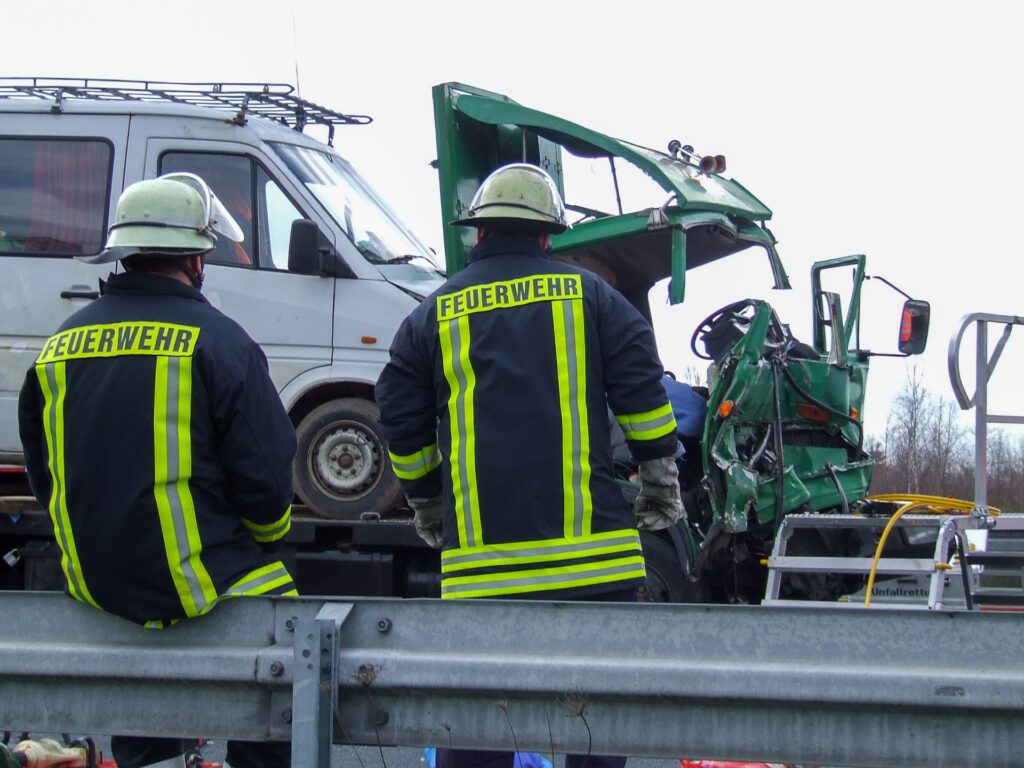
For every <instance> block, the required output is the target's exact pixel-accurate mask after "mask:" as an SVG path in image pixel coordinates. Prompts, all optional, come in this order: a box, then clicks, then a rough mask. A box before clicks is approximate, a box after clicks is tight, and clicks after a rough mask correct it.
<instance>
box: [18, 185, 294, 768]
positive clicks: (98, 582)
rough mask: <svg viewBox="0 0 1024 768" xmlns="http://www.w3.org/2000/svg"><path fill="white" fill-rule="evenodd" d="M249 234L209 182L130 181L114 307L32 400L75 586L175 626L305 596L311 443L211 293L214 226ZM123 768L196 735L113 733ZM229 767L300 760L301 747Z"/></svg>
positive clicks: (168, 753)
mask: <svg viewBox="0 0 1024 768" xmlns="http://www.w3.org/2000/svg"><path fill="white" fill-rule="evenodd" d="M214 229H216V230H217V231H220V232H221V233H222V234H225V235H227V236H228V237H230V238H232V239H235V238H237V237H240V233H239V232H238V231H237V225H236V224H235V223H234V221H232V220H231V217H230V215H228V214H227V212H226V211H224V210H223V208H222V207H221V206H220V205H219V203H218V202H217V200H216V198H215V197H214V196H213V194H212V193H211V192H210V190H209V188H208V187H207V186H206V184H205V183H204V182H203V181H202V180H201V179H199V178H198V177H196V176H193V175H191V174H169V175H167V176H163V177H161V178H159V179H153V180H148V181H142V182H139V183H137V184H133V185H131V186H130V187H128V188H127V189H126V190H125V191H124V193H123V194H122V195H121V198H120V200H119V201H118V205H117V210H116V213H115V220H114V223H113V224H112V225H111V227H110V233H109V237H108V240H107V248H106V250H104V251H103V252H102V253H100V254H99V255H98V256H96V257H92V258H87V259H83V260H85V261H90V262H92V263H104V262H111V261H114V260H117V259H121V260H122V264H123V266H124V267H125V269H126V270H127V271H126V272H124V273H121V274H117V275H111V276H110V278H109V279H108V280H107V282H106V284H105V286H104V288H103V295H102V296H101V297H100V298H99V299H97V300H96V301H94V302H93V303H92V304H90V305H88V306H87V307H85V308H84V309H82V310H80V311H79V312H76V313H75V314H74V315H72V316H71V317H70V318H69V319H68V320H67V321H66V322H65V323H64V324H63V325H61V327H60V328H59V329H58V330H57V332H56V333H55V334H54V335H53V336H51V337H50V338H49V340H47V342H46V343H45V344H44V346H43V349H42V352H41V353H40V354H39V356H38V358H37V359H36V361H35V364H34V365H33V367H32V368H31V369H30V370H29V372H28V375H27V377H26V379H25V384H24V386H23V387H22V390H21V397H20V401H19V420H20V430H21V439H22V442H23V444H24V448H25V463H26V468H27V470H28V476H29V480H30V482H31V485H32V490H33V492H34V493H35V495H36V498H38V500H39V502H40V503H41V504H42V505H43V506H44V507H46V508H47V509H48V510H49V512H50V517H51V518H52V520H53V526H54V532H55V535H56V538H57V543H58V544H59V545H60V549H61V551H62V555H63V557H62V561H61V563H62V567H63V570H64V575H65V577H66V580H67V591H68V592H69V593H70V594H71V596H72V597H74V598H76V599H77V600H80V601H82V602H83V603H88V604H90V605H93V606H95V607H97V608H100V609H102V610H105V611H109V612H111V613H114V614H117V615H119V616H122V617H124V618H126V619H130V620H131V621H134V622H136V623H138V624H142V625H144V626H147V627H153V628H159V627H165V626H167V625H170V624H173V623H175V622H176V621H178V620H180V619H185V618H190V617H194V616H199V615H202V614H204V613H206V612H207V611H209V610H210V609H211V608H213V606H214V605H215V604H216V603H217V602H218V601H220V600H222V599H225V598H229V597H235V596H242V595H266V594H273V595H294V594H296V592H295V585H294V583H293V581H292V578H291V576H290V575H289V572H288V570H287V568H286V567H285V565H284V563H283V562H282V561H281V559H280V556H279V555H278V554H274V551H273V550H274V549H275V545H276V543H277V542H280V540H281V539H282V538H283V537H284V535H285V534H286V533H287V532H288V529H289V525H290V519H291V518H290V514H291V500H292V486H291V462H292V458H293V455H294V453H295V432H294V429H293V427H292V425H291V422H290V421H289V419H288V416H287V414H286V413H285V411H284V408H283V406H282V405H281V401H280V399H279V397H278V395H277V391H276V389H275V388H274V385H273V383H272V382H271V380H270V376H269V373H268V370H267V363H266V358H265V357H264V355H263V352H262V351H261V350H260V348H259V346H257V344H256V343H255V342H254V341H253V340H252V339H251V338H250V337H249V336H248V335H247V334H246V333H245V331H243V330H242V329H241V328H240V327H239V326H238V325H237V324H236V323H235V322H234V321H233V320H230V319H229V318H227V317H226V316H224V315H223V314H221V313H220V312H219V311H218V310H216V309H214V308H213V307H212V306H211V305H210V304H209V303H208V302H207V301H206V299H205V298H204V297H203V295H202V293H200V290H199V289H200V286H201V284H202V278H203V268H204V258H205V254H206V253H207V252H208V251H209V250H211V249H212V248H213V247H214V245H215V244H216V242H217V238H216V235H214V233H213V230H214ZM111 746H112V751H113V753H114V758H115V759H116V760H117V763H118V765H119V766H120V768H135V766H144V765H157V764H159V765H161V766H163V765H168V766H170V765H183V763H184V761H183V758H182V755H183V751H184V750H183V745H182V742H181V740H180V739H147V738H142V737H138V738H134V737H133V738H126V737H115V738H114V739H113V740H112V744H111ZM227 760H228V762H229V763H231V764H232V765H233V766H235V768H243V766H262V765H267V766H270V765H287V764H288V762H289V754H288V745H287V744H280V743H277V744H258V745H255V744H242V743H236V742H230V743H229V747H228V757H227Z"/></svg>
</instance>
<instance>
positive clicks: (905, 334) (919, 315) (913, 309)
mask: <svg viewBox="0 0 1024 768" xmlns="http://www.w3.org/2000/svg"><path fill="white" fill-rule="evenodd" d="M930 314H931V305H930V304H929V303H928V302H927V301H920V300H918V299H907V300H906V301H905V302H903V315H902V317H901V319H900V340H899V350H900V353H901V354H904V355H919V354H921V353H922V352H924V348H925V345H926V344H927V343H928V318H929V316H930Z"/></svg>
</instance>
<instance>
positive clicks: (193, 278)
mask: <svg viewBox="0 0 1024 768" xmlns="http://www.w3.org/2000/svg"><path fill="white" fill-rule="evenodd" d="M191 258H192V257H191V256H186V257H185V258H183V259H182V260H181V264H180V265H179V268H180V269H181V271H182V272H184V273H185V276H186V277H187V278H188V280H189V282H190V283H192V287H193V288H195V289H196V290H197V291H201V290H203V280H205V279H206V275H205V274H204V267H205V266H206V257H205V256H200V257H199V271H198V272H196V271H195V270H194V269H192V267H191V266H190V265H189V260H190V259H191Z"/></svg>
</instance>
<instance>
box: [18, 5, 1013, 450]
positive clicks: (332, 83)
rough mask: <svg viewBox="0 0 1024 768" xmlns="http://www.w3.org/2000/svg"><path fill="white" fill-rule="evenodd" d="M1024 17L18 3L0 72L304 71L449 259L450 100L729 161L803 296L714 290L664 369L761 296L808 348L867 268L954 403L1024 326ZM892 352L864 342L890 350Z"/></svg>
mask: <svg viewBox="0 0 1024 768" xmlns="http://www.w3.org/2000/svg"><path fill="white" fill-rule="evenodd" d="M1020 8H1021V6H1019V4H1017V3H1014V2H1009V1H1005V0H1004V1H1003V2H991V1H990V0H975V1H974V2H969V3H968V2H944V1H943V0H933V1H932V2H898V0H888V1H887V2H874V1H867V0H860V1H859V2H848V3H847V2H820V1H818V2H811V1H803V0H799V1H798V0H781V1H778V2H753V1H751V2H740V1H735V0H711V1H708V2H694V1H690V0H678V1H677V2H643V1H642V0H641V2H634V3H612V2H607V0H600V1H591V2H582V1H578V0H572V1H568V2H551V1H550V0H549V1H548V2H534V1H533V0H528V1H520V2H507V1H506V2H500V3H487V2H454V1H452V0H434V1H433V2H411V1H410V2H389V1H388V0H376V2H371V1H370V0H363V1H362V2H345V1H344V0H340V1H337V2H314V1H313V0H293V1H292V2H289V1H288V0H281V1H280V2H275V3H268V2H261V1H260V0H249V1H248V2H233V1H232V2H217V1H215V0H207V2H193V0H177V1H176V2H168V3H149V2H103V1H102V0H94V1H93V2H77V1H76V2H53V1H49V0H36V2H33V3H29V2H17V3H15V2H9V3H7V4H6V5H5V8H4V14H3V15H4V21H3V29H4V35H3V37H4V43H3V45H2V46H0V73H2V74H4V75H11V76H32V75H35V76H51V77H52V76H65V77H72V76H74V77H83V76H88V77H104V78H125V79H149V80H173V81H187V82H218V81H219V82H291V83H294V82H295V80H296V70H297V71H298V79H299V85H300V88H301V95H302V96H304V97H305V98H308V99H310V100H312V101H315V102H318V103H321V104H323V105H325V106H329V107H332V108H335V109H340V110H346V111H350V112H356V113H365V114H369V115H372V116H373V117H374V120H375V122H374V123H373V124H372V125H370V126H368V127H352V128H350V129H340V130H339V135H338V137H337V139H336V142H335V143H336V146H337V147H338V148H339V150H340V151H341V152H342V153H343V154H344V155H346V156H347V157H348V158H349V159H350V160H351V161H352V162H353V163H354V164H355V165H356V166H357V167H358V168H359V169H360V170H361V171H362V173H363V174H364V175H365V176H366V177H367V178H368V179H369V180H370V181H371V183H372V184H373V185H374V186H375V187H376V188H377V189H378V191H379V192H380V193H381V194H382V196H383V197H384V198H385V199H387V200H388V201H389V202H390V203H391V205H392V207H393V208H394V209H395V210H396V211H397V212H398V213H399V215H400V216H401V217H402V218H403V219H404V220H405V221H406V222H407V223H408V224H409V225H410V226H411V227H412V228H413V229H414V230H415V231H416V232H417V233H419V235H420V237H421V239H423V240H424V241H425V242H427V243H428V244H429V245H432V246H434V247H435V248H436V249H437V250H438V251H439V252H440V250H441V222H440V218H439V216H440V214H439V203H438V192H437V183H436V175H435V172H434V171H433V170H432V169H431V168H430V167H429V166H428V163H429V162H430V161H431V160H432V159H434V157H435V156H436V149H435V145H434V129H433V117H432V110H431V101H430V88H431V86H433V85H435V84H437V83H441V82H446V81H449V80H457V81H460V82H464V83H468V84H471V85H475V86H478V87H481V88H486V89H488V90H492V91H497V92H500V93H504V94H506V95H508V96H510V97H511V98H513V99H515V100H516V101H519V102H520V103H523V104H526V105H528V106H531V107H534V108H537V109H541V110H544V111H547V112H551V113H554V114H556V115H558V116H560V117H564V118H567V119H570V120H573V121H575V122H578V123H582V124H584V125H586V126H588V127H591V128H594V129H596V130H599V131H601V132H603V133H607V134H610V135H613V136H616V137H619V138H625V139H629V140H632V141H635V142H637V143H641V144H645V145H647V146H651V147H655V148H659V149H661V148H664V146H665V145H666V144H667V142H668V140H669V139H672V138H678V139H680V140H682V141H683V142H684V143H690V144H692V145H694V147H696V148H697V150H698V151H700V152H704V153H711V154H718V153H721V154H725V155H726V156H727V157H728V161H729V169H728V172H727V174H726V175H728V176H731V177H733V178H735V179H737V180H738V181H740V182H741V183H742V184H743V185H744V186H746V187H747V189H749V190H750V191H751V192H753V193H754V194H755V195H756V196H758V197H759V198H760V199H761V200H762V201H763V202H765V203H766V204H767V205H768V207H769V208H771V209H772V211H773V213H774V216H773V219H772V221H771V222H770V224H769V226H770V227H771V229H772V231H773V232H774V233H775V235H776V237H778V239H779V249H780V253H781V255H782V257H783V260H784V262H785V264H786V267H787V270H788V271H789V274H790V277H791V279H792V281H793V285H794V291H792V292H790V294H792V295H790V296H787V297H785V298H782V297H780V296H779V294H769V291H768V288H769V283H768V275H767V271H766V270H765V269H764V268H763V264H762V260H761V259H755V260H754V261H747V260H743V261H742V267H740V266H730V265H728V264H726V265H723V269H721V270H718V271H717V272H714V273H711V272H710V271H709V272H708V274H707V275H702V274H700V273H701V272H702V271H703V270H697V271H696V272H695V273H693V276H692V280H691V281H690V284H689V295H688V299H687V302H686V305H685V306H683V307H677V308H674V309H672V310H671V311H667V310H666V311H662V310H659V312H658V314H657V318H656V325H657V326H658V327H657V331H658V336H659V346H660V348H661V352H662V356H663V358H664V360H665V363H666V366H667V367H670V368H675V369H677V370H680V369H685V368H686V366H688V365H692V364H694V361H693V360H691V359H690V358H689V357H688V354H687V353H686V352H685V350H686V349H687V347H688V345H689V338H690V334H691V332H692V330H693V326H694V323H695V322H696V321H697V320H699V319H700V318H701V317H703V316H704V315H706V314H708V313H709V312H710V311H711V310H713V309H715V308H717V307H719V306H721V305H723V304H726V303H728V302H730V301H733V300H735V299H739V298H744V297H746V296H766V297H767V298H769V299H780V301H779V303H778V307H779V311H780V314H782V315H783V320H785V321H787V322H790V323H791V324H792V326H793V327H794V330H796V331H797V333H798V334H799V335H801V336H803V337H805V338H806V337H808V336H809V332H808V327H809V318H810V301H809V299H808V298H807V291H808V283H809V280H808V271H809V268H810V264H811V263H812V262H813V261H815V260H817V259H825V258H832V257H837V256H843V255H848V254H853V253H866V254H867V255H868V271H869V273H874V274H881V275H883V276H885V277H887V278H888V279H889V280H891V281H893V282H895V283H896V284H897V285H899V286H900V287H901V288H903V290H905V291H907V292H908V293H910V294H912V295H914V296H915V297H916V298H924V299H928V300H929V301H931V303H932V330H931V335H930V340H929V345H928V350H927V352H926V353H925V354H924V356H923V357H922V358H919V359H918V365H919V366H920V368H921V369H922V370H923V371H924V372H925V375H926V383H927V385H928V386H929V388H930V389H931V390H932V391H934V392H936V393H937V394H940V395H942V396H944V397H947V398H948V397H951V390H950V385H949V381H948V376H947V374H946V354H947V346H948V344H949V338H950V335H951V333H952V332H953V329H954V327H955V326H956V325H957V323H958V320H959V318H960V317H961V316H962V315H964V314H966V313H969V312H993V313H999V314H1014V313H1021V314H1024V299H1022V297H1021V283H1022V281H1021V277H1022V274H1024V269H1022V266H1021V263H1022V253H1021V251H1022V249H1021V245H1020V244H1019V243H1018V242H1017V238H1016V223H1017V222H1020V221H1021V209H1022V207H1024V193H1022V192H1021V189H1022V186H1021V185H1022V182H1024V125H1022V118H1021V114H1022V110H1021V106H1020V102H1021V98H1022V97H1021V90H1022V89H1021V80H1020V77H1021V74H1022V72H1024V66H1022V64H1024V46H1022V44H1021V39H1020V36H1021V31H1022V28H1024V25H1022V21H1024V10H1020ZM652 202H654V201H652ZM658 202H660V201H658ZM726 261H728V260H726ZM754 267H758V268H760V271H758V269H755V268H754ZM873 287H875V286H873ZM875 288H876V290H878V294H877V295H878V296H884V295H885V292H884V291H881V290H879V289H877V287H875ZM872 296H875V294H872ZM659 303H660V302H659ZM883 308H884V310H885V312H886V313H887V314H886V316H885V317H883V318H881V319H880V320H879V322H880V323H881V324H882V325H884V328H885V333H884V334H882V335H883V336H884V338H885V340H886V341H888V340H890V339H891V338H892V337H893V336H894V335H895V333H896V326H897V323H898V319H899V318H898V316H897V314H896V310H895V309H894V308H893V306H892V302H891V301H882V300H880V299H875V298H872V299H871V300H870V301H869V302H868V303H867V304H866V306H865V308H864V311H865V312H866V313H867V314H868V315H873V314H874V315H877V314H878V312H879V311H881V310H882V309H883ZM873 310H877V311H875V312H874V313H873ZM1017 336H1018V337H1020V338H1016V340H1015V342H1014V341H1011V344H1010V345H1009V347H1008V349H1007V352H1006V354H1005V355H1004V360H1003V362H1002V364H1001V366H1000V369H999V370H998V371H997V374H996V380H995V381H994V382H993V388H994V389H993V399H994V402H993V409H994V410H996V411H1002V412H1010V413H1024V407H1022V406H1021V403H1020V398H1019V396H1017V391H1018V390H1019V383H1018V382H1019V380H1020V377H1021V375H1022V374H1024V365H1022V363H1024V340H1022V339H1024V328H1021V329H1020V330H1019V332H1018V334H1017ZM875 338H876V337H875V336H872V338H870V339H868V340H867V341H868V342H869V343H868V344H866V346H870V347H872V348H875V347H880V346H881V345H880V344H876V343H874V340H875ZM967 346H968V347H969V349H968V350H966V351H965V357H964V360H965V361H967V362H965V364H966V365H967V367H968V368H971V365H970V363H969V359H970V358H969V357H968V356H967V353H968V352H970V353H972V350H973V347H972V346H971V345H970V344H968V345H967ZM702 365H703V364H702ZM905 378H906V373H905V363H904V362H903V361H901V360H897V359H885V358H881V359H877V360H875V361H874V363H873V366H872V371H871V375H870V377H869V395H868V401H867V404H866V408H865V411H866V413H865V417H866V419H867V425H868V432H869V433H874V434H879V433H881V432H882V431H883V430H884V427H885V415H886V412H887V410H888V404H889V401H890V399H891V398H892V397H893V396H894V395H895V394H897V393H898V391H899V390H900V388H901V386H902V383H903V382H904V381H905ZM970 378H971V379H973V377H970ZM1015 401H1016V402H1015Z"/></svg>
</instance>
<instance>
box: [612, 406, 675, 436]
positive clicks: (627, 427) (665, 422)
mask: <svg viewBox="0 0 1024 768" xmlns="http://www.w3.org/2000/svg"><path fill="white" fill-rule="evenodd" d="M675 421H676V417H675V415H674V414H673V413H672V411H671V410H670V411H669V412H668V413H666V414H665V415H664V416H659V417H658V418H656V419H648V420H647V421H631V420H630V419H629V418H628V417H625V416H622V417H619V423H620V424H621V426H622V431H623V432H626V433H630V432H650V431H651V430H654V429H661V428H662V427H667V426H669V425H670V424H674V423H675Z"/></svg>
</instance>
